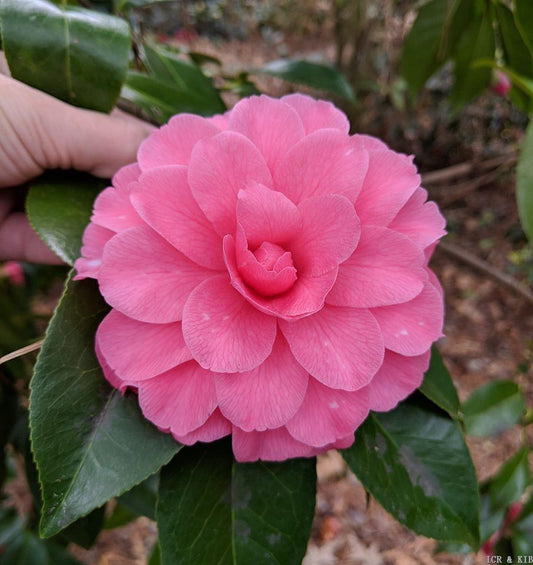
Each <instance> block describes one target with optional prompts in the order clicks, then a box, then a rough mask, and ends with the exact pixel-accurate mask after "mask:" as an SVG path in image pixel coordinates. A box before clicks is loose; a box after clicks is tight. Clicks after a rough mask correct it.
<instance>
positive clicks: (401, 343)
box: [372, 282, 444, 356]
mask: <svg viewBox="0 0 533 565" xmlns="http://www.w3.org/2000/svg"><path fill="white" fill-rule="evenodd" d="M372 314H374V316H375V317H376V320H377V321H378V323H379V326H380V328H381V331H382V332H383V339H384V340H385V347H386V348H387V349H391V350H392V351H395V352H396V353H400V354H401V355H407V356H413V355H421V354H422V353H425V352H426V351H427V350H428V349H429V348H430V347H431V344H432V343H433V342H434V341H436V340H437V339H438V338H439V337H441V336H442V323H443V317H444V305H443V300H442V294H441V293H440V292H438V291H437V289H436V288H435V287H434V286H433V285H432V284H430V283H429V282H428V283H426V286H425V287H424V289H423V290H422V292H421V293H420V294H419V295H418V296H417V297H416V298H414V299H413V300H411V301H410V302H405V303H403V304H396V305H394V306H383V307H381V308H373V309H372Z"/></svg>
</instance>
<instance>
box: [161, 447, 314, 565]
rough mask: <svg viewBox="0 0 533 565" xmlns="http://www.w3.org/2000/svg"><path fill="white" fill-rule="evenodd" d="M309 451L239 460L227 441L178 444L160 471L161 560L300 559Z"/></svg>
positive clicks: (310, 476) (288, 562)
mask: <svg viewBox="0 0 533 565" xmlns="http://www.w3.org/2000/svg"><path fill="white" fill-rule="evenodd" d="M315 490H316V472H315V461H314V459H294V460H291V461H286V462H284V463H262V462H258V463H246V464H239V463H236V462H235V461H234V459H233V455H232V452H231V445H230V444H229V442H227V441H222V442H217V443H215V444H210V445H198V446H194V447H192V448H187V449H184V450H183V451H182V452H181V453H180V454H179V455H178V456H177V457H175V458H174V460H173V461H172V463H171V464H170V465H168V466H167V467H165V468H164V469H163V470H162V471H161V482H160V487H159V498H158V506H157V524H158V529H159V541H160V545H161V556H162V563H163V565H189V564H190V565H212V564H213V563H217V564H219V565H225V564H228V565H237V564H243V565H248V564H249V563H261V565H267V564H269V563H273V564H281V563H283V565H293V564H294V565H300V563H301V562H302V559H303V557H304V555H305V551H306V548H307V541H308V538H309V534H310V529H311V522H312V520H313V516H314V506H315Z"/></svg>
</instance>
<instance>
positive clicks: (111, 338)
mask: <svg viewBox="0 0 533 565" xmlns="http://www.w3.org/2000/svg"><path fill="white" fill-rule="evenodd" d="M96 341H97V343H98V347H99V348H100V351H101V352H102V354H103V356H104V357H105V359H106V361H107V362H108V363H109V365H110V366H111V367H112V368H113V370H114V371H115V372H116V374H117V375H119V376H120V377H121V378H123V379H128V380H129V381H140V380H145V379H149V378H151V377H155V376H156V375H159V374H161V373H164V372H165V371H168V370H169V369H172V368H173V367H175V366H176V365H179V364H181V363H184V362H185V361H189V360H191V359H192V355H191V353H190V352H189V350H188V349H187V347H186V345H185V342H184V341H183V334H182V331H181V322H173V323H171V324H147V323H146V322H138V321H137V320H133V319H131V318H128V317H127V316H124V315H123V314H121V313H120V312H117V311H116V310H111V312H109V314H108V315H107V316H106V317H105V318H104V320H103V321H102V323H101V324H100V326H99V327H98V331H97V332H96Z"/></svg>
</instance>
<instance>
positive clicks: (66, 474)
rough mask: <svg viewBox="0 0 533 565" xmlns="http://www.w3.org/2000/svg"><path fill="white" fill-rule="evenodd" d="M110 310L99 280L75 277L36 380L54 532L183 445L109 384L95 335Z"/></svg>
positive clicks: (40, 459) (47, 519) (33, 406)
mask: <svg viewBox="0 0 533 565" xmlns="http://www.w3.org/2000/svg"><path fill="white" fill-rule="evenodd" d="M107 310H108V307H107V305H106V304H105V303H104V301H103V299H102V298H101V297H100V294H99V292H98V287H97V285H96V282H95V281H92V280H84V281H79V282H73V281H71V280H70V281H69V282H68V283H67V287H66V290H65V293H64V295H63V297H62V299H61V302H60V304H59V307H58V308H57V310H56V312H55V314H54V316H53V318H52V321H51V323H50V325H49V327H48V330H47V332H46V338H45V342H44V344H43V347H42V349H41V352H40V354H39V358H38V360H37V364H36V367H35V374H34V376H33V379H32V382H31V396H30V425H31V441H32V449H33V453H34V456H35V461H36V463H37V468H38V470H39V478H40V481H41V487H42V493H43V500H44V506H43V510H42V517H41V530H40V531H41V535H43V536H44V537H49V536H52V535H54V534H56V533H58V532H59V531H60V530H62V529H64V528H65V527H66V526H68V525H69V524H71V523H72V522H74V521H76V520H77V519H78V518H80V517H82V516H85V515H87V514H88V513H89V512H91V511H92V510H94V509H95V508H98V507H100V506H102V505H103V504H104V503H105V502H106V501H107V500H109V499H110V498H112V497H114V496H119V495H120V494H122V493H124V492H126V491H128V490H129V489H131V488H132V487H133V486H134V485H136V484H139V483H140V482H142V481H143V480H145V479H146V478H147V477H149V476H150V475H152V474H153V473H155V472H157V470H158V469H159V468H160V467H161V466H162V465H164V464H166V463H167V462H168V461H169V460H170V459H171V457H172V456H173V455H174V454H175V453H176V452H177V451H178V450H179V449H180V447H181V446H180V445H179V444H177V443H176V442H175V441H174V440H173V439H172V437H171V436H169V435H167V434H162V433H160V432H158V431H157V430H156V429H155V428H154V427H153V426H152V425H151V424H150V423H149V422H148V421H146V420H145V419H144V418H143V417H142V415H141V412H140V410H139V407H138V404H137V399H136V398H135V397H132V396H130V395H126V396H122V395H121V394H120V393H119V392H118V391H117V390H113V389H111V388H110V386H109V385H108V384H107V382H106V381H105V379H104V377H103V375H102V372H101V370H100V367H99V364H98V361H97V359H96V355H95V353H94V334H95V331H96V328H97V326H98V324H99V323H100V321H101V320H102V318H103V316H104V315H105V314H106V312H107Z"/></svg>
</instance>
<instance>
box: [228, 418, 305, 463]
mask: <svg viewBox="0 0 533 565" xmlns="http://www.w3.org/2000/svg"><path fill="white" fill-rule="evenodd" d="M232 439H233V454H234V455H235V459H237V461H239V462H240V463H246V462H251V461H257V460H258V459H261V460H262V461H285V459H292V458H293V457H311V456H312V455H314V450H313V449H312V448H311V447H310V446H309V445H305V444H304V443H300V442H299V441H296V440H295V439H294V438H293V437H292V436H291V435H290V434H289V432H288V431H287V429H286V428H278V429H276V430H267V431H264V432H245V431H243V430H240V429H239V428H237V427H236V426H233V434H232Z"/></svg>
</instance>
